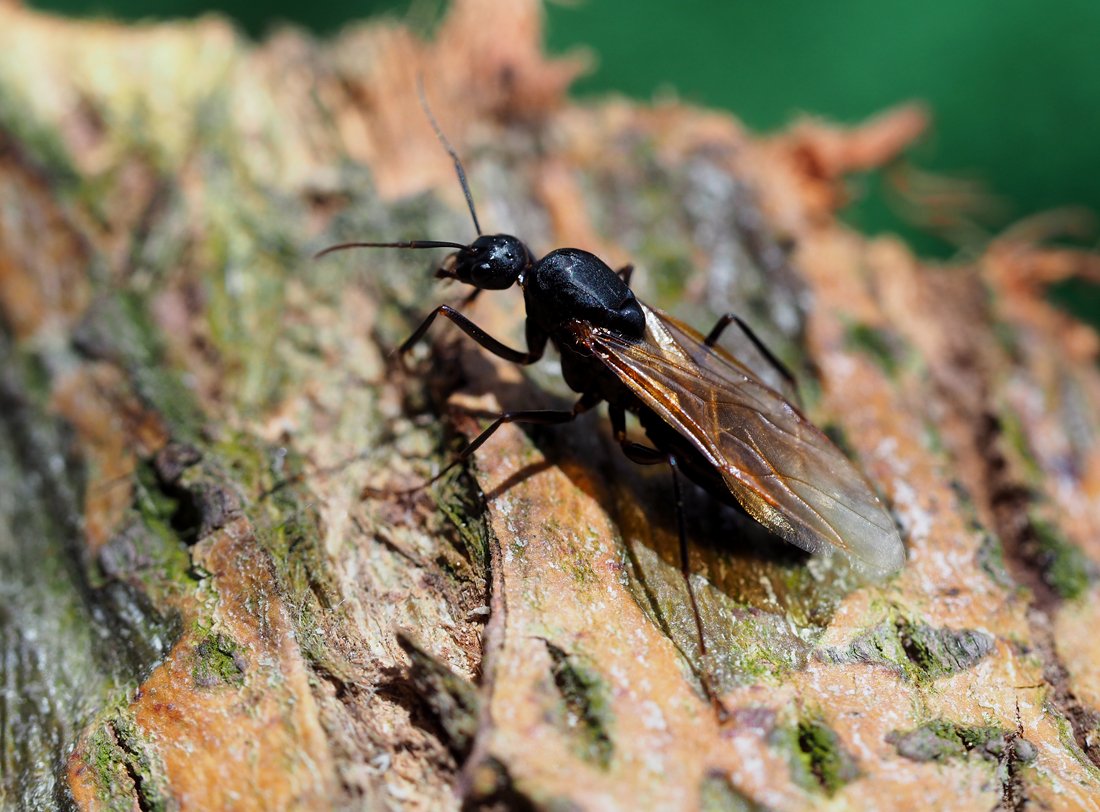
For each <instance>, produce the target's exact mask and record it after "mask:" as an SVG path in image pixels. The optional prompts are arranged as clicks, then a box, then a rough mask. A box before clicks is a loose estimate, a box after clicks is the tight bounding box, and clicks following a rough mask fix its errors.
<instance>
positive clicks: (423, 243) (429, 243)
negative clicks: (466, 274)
mask: <svg viewBox="0 0 1100 812" xmlns="http://www.w3.org/2000/svg"><path fill="white" fill-rule="evenodd" d="M349 248H457V249H459V250H460V251H461V250H464V249H465V248H466V246H465V245H463V244H462V243H460V242H445V241H441V240H409V241H407V242H342V243H340V244H339V245H330V246H329V247H328V248H326V249H325V250H323V251H318V252H317V253H316V254H314V255H313V258H314V259H320V258H321V257H323V256H327V255H328V254H331V253H332V252H333V251H346V250H347V249H349Z"/></svg>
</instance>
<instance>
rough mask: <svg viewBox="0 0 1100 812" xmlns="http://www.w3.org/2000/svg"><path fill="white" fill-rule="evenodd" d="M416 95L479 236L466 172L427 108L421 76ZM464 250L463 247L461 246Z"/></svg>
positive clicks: (417, 83) (479, 229)
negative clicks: (452, 169)
mask: <svg viewBox="0 0 1100 812" xmlns="http://www.w3.org/2000/svg"><path fill="white" fill-rule="evenodd" d="M416 93H417V96H419V97H420V107H421V108H422V109H423V110H424V114H425V115H426V116H427V117H428V121H429V122H431V125H432V129H433V130H435V137H436V138H438V139H439V143H440V144H442V145H443V149H445V150H447V154H448V155H450V156H451V160H452V161H454V162H455V172H456V173H458V182H459V183H461V184H462V192H463V194H465V195H466V205H467V206H468V207H469V209H470V216H471V217H472V218H474V230H475V231H477V236H479V237H480V236H481V224H480V223H479V222H478V221H477V212H476V211H475V210H474V198H473V195H471V194H470V184H468V183H467V182H466V170H465V169H463V168H462V161H460V160H459V158H458V153H457V152H455V148H454V147H452V146H451V142H450V141H448V140H447V136H445V135H444V134H443V129H442V128H441V127H440V126H439V122H438V121H436V120H435V116H434V115H432V108H431V107H429V106H428V97H427V95H426V94H425V93H424V76H423V74H421V75H418V76H417V77H416ZM462 247H463V248H465V246H462Z"/></svg>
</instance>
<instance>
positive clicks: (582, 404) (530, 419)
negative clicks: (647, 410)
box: [363, 395, 600, 497]
mask: <svg viewBox="0 0 1100 812" xmlns="http://www.w3.org/2000/svg"><path fill="white" fill-rule="evenodd" d="M599 402H600V399H599V398H597V397H595V396H589V395H583V396H582V397H581V398H580V400H578V401H577V402H576V403H574V404H573V408H572V409H527V410H522V411H514V412H505V413H504V414H501V415H498V416H497V417H496V419H495V420H493V422H492V423H490V424H489V425H488V426H486V427H485V429H483V430H482V432H481V434H479V435H478V436H477V437H475V438H474V439H473V440H471V441H470V442H469V444H467V446H466V447H465V448H463V449H462V451H460V452H459V453H458V455H457V456H456V457H455V458H454V459H453V460H451V462H450V463H448V464H447V466H446V467H445V468H443V470H441V471H440V472H439V473H437V474H436V475H435V476H433V477H432V478H431V479H428V480H425V481H424V482H422V483H420V484H419V485H417V486H415V487H412V488H405V489H404V490H396V491H395V490H387V489H380V488H371V487H366V488H364V489H363V496H365V497H366V496H407V495H409V494H413V493H417V492H418V491H422V490H424V489H425V488H427V487H429V486H431V485H434V484H435V483H436V482H438V481H439V480H440V479H442V478H443V477H444V476H446V475H447V473H449V472H450V471H452V470H454V469H455V468H456V467H457V466H459V465H461V464H462V463H464V462H465V461H466V460H468V459H469V458H470V457H471V456H472V455H473V453H474V452H475V451H477V450H478V449H479V448H481V446H483V445H484V444H485V442H486V441H487V440H488V439H489V438H490V437H492V436H493V434H494V433H495V432H496V430H497V429H499V428H500V427H501V426H503V425H504V424H506V423H529V424H533V425H540V426H553V425H558V424H561V423H569V422H572V421H573V420H576V419H577V417H579V416H580V415H582V414H584V413H585V412H587V411H588V410H589V409H591V408H592V407H593V406H596V405H597V404H598V403H599Z"/></svg>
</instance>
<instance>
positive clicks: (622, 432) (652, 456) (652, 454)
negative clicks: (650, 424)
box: [607, 405, 668, 465]
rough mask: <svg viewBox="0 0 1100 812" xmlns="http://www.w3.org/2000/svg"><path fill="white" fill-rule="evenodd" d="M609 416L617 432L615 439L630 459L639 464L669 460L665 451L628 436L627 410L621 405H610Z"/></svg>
mask: <svg viewBox="0 0 1100 812" xmlns="http://www.w3.org/2000/svg"><path fill="white" fill-rule="evenodd" d="M607 416H608V417H609V418H610V419H611V430H612V431H613V432H614V433H615V441H616V442H617V443H618V444H619V447H620V448H621V449H622V450H623V454H625V455H626V458H627V459H628V460H630V461H631V462H635V463H637V464H638V465H661V464H662V463H666V462H668V454H666V453H664V452H663V451H658V450H657V449H656V448H651V447H650V446H647V445H642V444H641V443H636V442H634V441H633V440H628V439H627V438H626V412H625V411H623V409H622V408H621V407H619V406H611V405H609V406H608V408H607Z"/></svg>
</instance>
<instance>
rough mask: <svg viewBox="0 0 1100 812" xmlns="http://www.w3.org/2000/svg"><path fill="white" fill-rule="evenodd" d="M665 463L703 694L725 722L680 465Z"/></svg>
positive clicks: (726, 715)
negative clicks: (694, 575) (710, 672)
mask: <svg viewBox="0 0 1100 812" xmlns="http://www.w3.org/2000/svg"><path fill="white" fill-rule="evenodd" d="M665 461H666V462H667V463H668V465H669V468H670V469H672V491H673V494H674V498H675V501H676V529H677V531H679V534H680V575H681V576H683V579H684V586H686V587H687V593H688V600H689V601H690V602H691V614H692V616H693V617H694V618H695V635H696V637H697V638H698V643H699V681H700V682H701V683H702V684H703V692H704V693H706V695H707V699H709V700H710V703H711V705H713V706H714V709H715V711H717V713H718V721H719V722H725V721H726V720H727V719H728V718H729V711H728V710H726V706H725V705H723V704H722V700H720V699H719V698H718V694H717V693H716V692H715V690H714V686H713V685H711V683H710V677H709V676H707V662H706V661H707V641H706V637H705V636H704V635H703V616H702V615H701V614H699V601H698V600H697V599H696V597H695V588H694V587H692V585H691V560H690V557H689V555H688V544H687V526H686V523H685V522H684V498H683V494H682V493H681V490H680V464H679V463H678V462H676V457H675V456H674V455H673V454H668V455H666V456H665Z"/></svg>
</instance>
